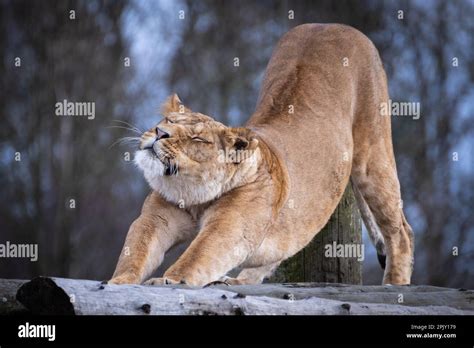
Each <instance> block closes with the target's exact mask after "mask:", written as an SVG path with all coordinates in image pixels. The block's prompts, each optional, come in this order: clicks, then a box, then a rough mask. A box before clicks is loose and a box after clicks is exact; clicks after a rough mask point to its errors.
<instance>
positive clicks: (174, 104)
mask: <svg viewBox="0 0 474 348" xmlns="http://www.w3.org/2000/svg"><path fill="white" fill-rule="evenodd" d="M172 112H177V113H180V114H184V113H186V112H191V109H189V108H187V107H186V106H184V105H183V103H182V102H181V99H179V97H178V95H177V94H176V93H175V94H173V95H170V96H169V97H168V98H167V99H166V101H165V102H164V103H163V105H161V114H162V115H163V116H165V117H168V116H169V115H170V114H171V113H172Z"/></svg>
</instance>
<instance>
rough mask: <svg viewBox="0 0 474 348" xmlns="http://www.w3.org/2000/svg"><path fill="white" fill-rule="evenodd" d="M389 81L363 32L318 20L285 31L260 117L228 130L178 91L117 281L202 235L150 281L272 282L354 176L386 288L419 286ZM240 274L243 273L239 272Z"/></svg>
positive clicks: (157, 132) (135, 278)
mask: <svg viewBox="0 0 474 348" xmlns="http://www.w3.org/2000/svg"><path fill="white" fill-rule="evenodd" d="M388 99H389V97H388V92H387V81H386V77H385V72H384V69H383V67H382V63H381V60H380V58H379V55H378V52H377V50H376V48H375V47H374V45H373V44H372V43H371V41H370V40H369V39H368V38H367V37H366V36H364V35H363V34H361V33H360V32H359V31H357V30H355V29H353V28H350V27H347V26H344V25H336V24H328V25H323V24H305V25H301V26H298V27H296V28H294V29H292V30H291V31H290V32H288V33H287V34H286V35H284V36H283V37H282V38H281V39H280V41H279V42H278V45H277V47H276V49H275V50H274V52H273V55H272V57H271V60H270V62H269V64H268V67H267V70H266V74H265V78H264V81H263V86H262V90H261V92H260V96H259V99H258V103H257V108H256V110H255V113H254V114H253V115H252V117H251V118H250V119H249V121H248V122H247V124H246V126H245V127H243V128H229V127H226V126H225V125H223V124H221V123H219V122H217V121H215V120H214V119H212V118H211V117H209V116H206V115H203V114H200V113H196V112H192V111H191V110H190V109H188V108H187V107H185V106H184V105H183V104H182V103H181V101H180V99H179V98H178V96H177V95H173V96H171V97H170V98H169V99H168V100H167V101H166V102H165V103H164V105H163V107H162V114H163V116H164V119H163V120H162V121H161V122H160V123H158V124H157V125H156V126H155V127H153V128H152V129H150V130H149V131H147V132H145V133H144V134H143V135H142V138H141V144H140V148H139V150H138V151H137V152H136V156H135V162H136V164H137V165H138V167H140V168H141V169H142V170H143V172H144V175H145V178H146V180H147V181H148V183H149V184H150V186H151V188H152V189H153V191H152V192H151V193H150V195H149V196H148V197H147V198H146V200H145V203H144V205H143V209H142V212H141V215H140V216H139V217H138V219H136V220H135V221H134V222H133V224H132V225H131V227H130V230H129V232H128V235H127V238H126V241H125V246H124V248H123V250H122V253H121V255H120V259H119V261H118V265H117V268H116V270H115V273H114V275H113V278H112V279H111V280H110V283H113V284H126V283H137V284H138V283H142V282H143V281H144V280H146V279H147V278H148V277H149V276H150V275H151V274H152V273H153V271H154V270H155V269H156V268H157V267H158V266H159V265H160V263H161V262H162V260H163V257H164V255H165V253H166V252H167V250H169V249H170V248H171V247H172V246H174V245H176V244H177V243H180V242H183V241H186V240H190V239H193V241H192V243H191V244H190V246H189V247H188V249H187V250H186V251H185V252H184V253H183V254H182V255H181V257H180V258H179V259H178V260H177V261H176V263H175V264H173V265H172V266H171V267H170V268H169V269H168V270H167V271H166V272H165V274H164V276H163V277H162V278H151V279H149V280H148V281H146V282H145V284H151V285H158V284H175V283H186V284H188V285H191V286H203V285H206V284H208V283H212V282H214V281H225V282H226V283H228V284H251V283H260V282H262V280H263V279H264V277H266V276H268V275H269V274H270V273H271V272H272V271H273V270H274V269H275V268H276V267H277V266H278V265H279V264H280V263H281V262H282V261H283V260H285V259H287V258H288V257H290V256H292V255H294V254H295V253H297V252H298V251H299V250H301V249H302V248H303V247H304V246H305V245H307V244H308V243H309V242H310V241H311V240H312V239H313V237H314V236H315V235H316V233H318V232H319V231H320V230H321V228H322V227H324V225H325V224H326V222H327V221H328V219H329V217H330V215H331V213H332V212H333V211H334V209H335V208H336V206H337V204H338V202H339V200H340V198H341V196H342V194H343V191H344V189H345V187H346V185H347V184H348V182H349V179H350V178H351V181H352V184H353V188H354V191H355V195H356V198H357V201H358V204H359V207H360V210H361V213H362V216H363V220H364V222H365V224H366V226H367V229H368V231H369V235H370V236H371V239H372V241H373V242H374V244H375V246H376V248H377V251H378V254H379V255H380V256H383V255H386V267H385V274H384V279H383V283H384V284H409V283H410V277H411V273H412V263H413V261H412V260H413V248H414V246H413V233H412V230H411V228H410V226H409V225H408V223H407V221H406V219H405V216H404V214H403V211H402V204H401V202H402V201H401V198H400V185H399V182H398V178H397V171H396V166H395V159H394V154H393V148H392V139H391V127H390V117H389V116H382V115H381V113H380V107H381V105H382V103H385V102H388ZM236 267H240V268H243V270H242V271H241V272H240V274H239V275H238V276H237V277H236V278H229V277H226V274H227V273H228V272H229V271H230V270H232V269H234V268H236Z"/></svg>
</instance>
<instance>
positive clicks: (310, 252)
mask: <svg viewBox="0 0 474 348" xmlns="http://www.w3.org/2000/svg"><path fill="white" fill-rule="evenodd" d="M334 243H335V244H336V245H334ZM338 246H340V247H339V248H344V247H346V246H351V247H352V250H360V249H359V248H363V247H364V246H363V245H362V224H361V218H360V213H359V209H358V208H357V204H356V201H355V197H354V193H353V191H352V187H351V185H350V184H348V185H347V187H346V190H345V192H344V195H343V196H342V199H341V201H340V202H339V205H338V206H337V208H336V210H335V211H334V213H333V214H332V216H331V218H330V219H329V221H328V223H327V224H326V226H325V227H324V228H323V229H322V230H321V231H320V232H319V233H318V234H317V235H316V236H315V237H314V238H313V240H312V241H311V242H310V243H309V244H308V245H307V246H306V247H305V248H304V249H303V250H301V251H300V252H298V253H297V254H296V255H294V256H293V257H291V258H289V259H288V260H286V261H284V262H283V263H282V264H281V265H280V267H279V268H278V269H277V270H276V272H275V274H274V275H273V276H272V277H271V278H270V279H269V282H271V283H294V282H322V283H344V284H362V260H361V257H362V255H364V254H362V255H358V256H359V257H358V256H356V255H352V256H351V255H347V254H345V255H343V256H337V254H336V255H332V257H329V256H327V253H333V251H337V250H338V249H337V247H338ZM328 249H329V250H328ZM362 250H363V249H362ZM334 256H336V257H334ZM359 260H360V261H359Z"/></svg>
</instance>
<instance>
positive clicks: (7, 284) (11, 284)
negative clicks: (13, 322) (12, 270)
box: [0, 279, 28, 315]
mask: <svg viewBox="0 0 474 348" xmlns="http://www.w3.org/2000/svg"><path fill="white" fill-rule="evenodd" d="M24 283H26V280H18V279H1V280H0V315H16V314H24V313H26V312H27V311H28V310H27V309H26V307H25V306H23V305H22V304H21V303H20V302H18V301H17V300H16V293H17V291H18V289H19V288H20V287H21V286H22V285H23V284H24Z"/></svg>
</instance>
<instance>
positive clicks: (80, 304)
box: [17, 277, 474, 315]
mask: <svg viewBox="0 0 474 348" xmlns="http://www.w3.org/2000/svg"><path fill="white" fill-rule="evenodd" d="M400 294H401V295H402V298H403V301H401V302H400V298H401V297H400ZM473 298H474V292H473V291H471V290H463V291H460V290H456V289H446V288H438V287H430V286H367V287H365V286H354V285H352V286H349V285H340V284H316V283H312V284H262V285H243V286H225V285H218V286H211V287H207V288H189V287H186V286H185V285H173V286H171V285H170V286H143V285H109V284H101V283H100V282H98V281H92V280H74V279H62V278H43V277H40V278H35V279H33V280H32V281H31V282H28V283H26V284H24V285H23V286H22V287H21V288H20V289H19V290H18V293H17V299H18V300H19V301H20V302H21V303H22V304H23V305H25V307H27V308H28V309H29V310H30V311H31V312H32V313H33V314H75V315H94V314H118V315H148V314H155V315H286V314H291V315H315V314H338V315H341V314H343V315H365V314H376V315H395V314H396V315H428V314H429V315H449V314H452V315H460V314H470V315H472V314H474V304H473V303H472V299H473Z"/></svg>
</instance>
